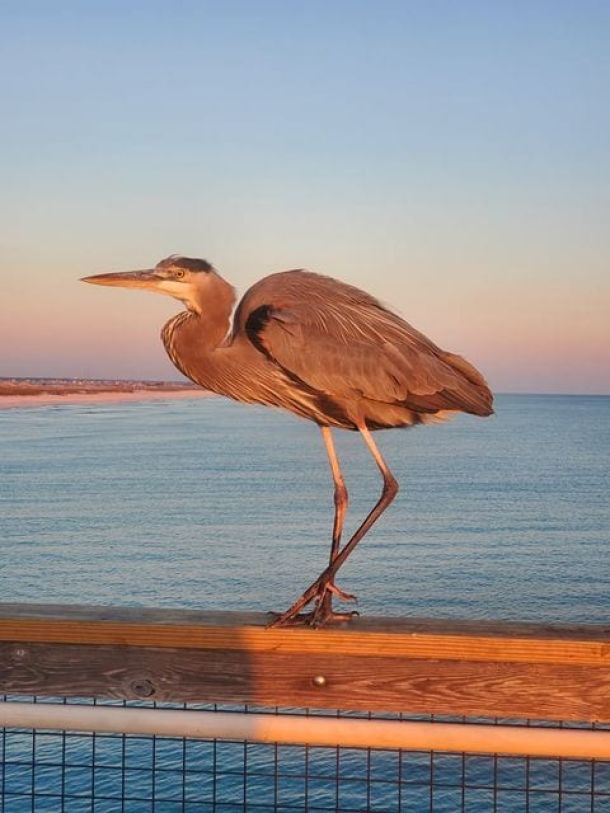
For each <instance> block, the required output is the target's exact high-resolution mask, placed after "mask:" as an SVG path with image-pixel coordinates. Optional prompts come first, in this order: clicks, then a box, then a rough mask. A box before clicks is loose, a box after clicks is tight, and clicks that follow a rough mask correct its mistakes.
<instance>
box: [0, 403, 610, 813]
mask: <svg viewBox="0 0 610 813" xmlns="http://www.w3.org/2000/svg"><path fill="white" fill-rule="evenodd" d="M335 435H336V439H337V446H338V451H339V455H340V458H341V461H342V464H343V469H344V474H345V477H346V481H347V485H348V489H349V491H350V497H351V504H350V510H349V514H348V522H347V531H349V530H350V529H354V528H355V527H356V526H357V524H358V523H359V522H360V520H361V519H362V518H363V517H364V515H365V514H366V512H367V511H368V510H369V509H370V507H371V506H372V504H373V503H374V501H375V499H376V497H377V495H378V493H379V490H380V477H379V474H378V472H377V470H376V467H375V465H374V463H373V461H372V460H371V459H370V456H369V455H368V453H367V451H366V449H365V447H364V445H363V443H362V442H361V440H360V438H359V437H358V435H357V434H355V433H347V432H338V433H335ZM376 438H377V440H378V442H379V445H380V447H381V449H382V451H383V453H384V455H385V457H386V459H387V461H388V464H389V465H390V467H391V468H392V470H393V471H394V473H395V475H396V477H397V479H398V480H399V482H400V485H401V492H400V494H399V496H398V498H397V500H396V502H395V503H394V504H393V505H392V506H391V507H390V509H389V510H388V512H387V513H386V514H385V515H384V516H383V517H382V519H381V520H380V521H379V523H378V524H377V525H376V526H375V527H374V528H373V530H372V531H371V532H370V534H369V535H368V536H367V537H366V538H365V540H364V541H363V542H362V543H361V544H360V545H359V546H358V548H357V549H356V551H355V552H354V554H353V556H352V557H351V558H350V560H348V562H347V564H346V565H345V567H344V568H343V569H342V571H341V574H340V578H339V579H338V582H339V584H340V585H341V586H343V587H344V588H345V589H346V590H348V591H350V592H356V593H357V594H358V595H359V598H360V602H359V609H360V611H361V612H362V613H367V614H386V615H418V616H422V615H424V616H436V617H460V618H473V619H476V618H485V619H521V620H531V621H539V622H606V623H607V621H608V605H609V594H610V555H609V552H610V545H609V542H610V540H609V536H610V533H609V531H610V508H609V500H608V494H609V493H610V487H609V486H610V482H609V480H610V474H609V472H610V466H609V463H610V397H572V396H570V397H567V396H566V397H562V396H500V397H499V398H498V399H497V414H496V415H495V416H494V417H492V418H490V419H486V420H482V419H476V418H473V417H469V416H459V417H458V418H457V419H456V420H454V421H453V422H451V423H447V424H444V425H437V426H429V427H422V428H418V429H413V430H409V431H404V430H402V431H398V430H394V431H388V432H380V433H377V434H376ZM0 440H1V442H0V451H1V454H0V469H1V482H2V494H1V499H2V506H1V508H2V511H1V517H2V520H1V537H0V538H1V543H2V557H0V600H2V601H18V602H66V603H76V602H78V603H81V602H83V603H90V604H119V605H120V604H125V605H145V606H157V607H163V606H166V607H198V608H203V609H226V610H237V609H240V610H241V609H248V610H269V609H274V610H281V609H284V608H285V607H286V606H288V605H289V604H290V603H291V602H292V600H293V599H294V598H296V597H297V596H298V595H299V594H300V592H301V591H302V589H303V588H305V587H306V586H307V585H308V584H309V583H310V582H311V581H312V580H313V579H314V578H315V577H316V576H317V574H318V573H319V572H320V571H321V570H322V569H323V568H324V566H325V564H326V561H327V557H328V548H329V544H330V529H331V524H332V514H333V500H332V484H331V479H330V474H329V470H328V464H327V462H326V458H325V453H324V448H323V445H322V442H321V439H320V437H319V432H318V430H317V428H316V427H315V426H314V425H312V424H308V423H307V422H304V421H299V420H297V419H294V418H292V417H291V416H289V415H285V414H282V413H280V412H274V411H271V410H265V409H261V408H252V407H244V406H241V405H238V404H233V403H231V402H228V401H225V400H222V399H217V398H210V399H206V400H193V401H171V400H167V401H158V402H152V401H149V402H142V403H129V404H120V403H118V404H117V403H115V404H110V405H103V406H97V405H82V404H81V405H76V406H70V405H66V406H52V407H46V408H40V409H16V410H7V411H2V412H0ZM0 752H1V756H2V758H0V763H1V762H2V761H3V760H4V767H3V768H2V774H1V782H0V784H1V787H0V796H2V799H1V800H0V809H1V810H2V813H26V811H28V813H31V811H34V813H36V811H41V812H42V811H60V810H61V811H64V812H65V813H114V811H124V813H125V812H126V813H185V812H186V813H213V812H214V813H216V811H219V812H220V811H223V813H240V812H241V811H247V813H249V812H250V811H255V810H256V811H263V813H270V811H277V813H280V812H281V813H284V811H285V813H288V811H293V813H294V811H298V810H301V811H303V810H308V811H309V810H312V811H313V810H315V811H318V812H319V813H320V812H321V811H329V810H336V811H343V810H346V811H347V810H349V811H360V810H362V811H365V810H366V811H374V813H397V812H398V811H400V813H403V811H411V813H456V811H468V813H489V811H491V810H494V811H496V813H525V812H526V811H528V812H529V813H547V811H563V812H564V813H584V811H587V813H590V812H591V811H595V813H597V811H599V812H600V813H601V812H602V811H607V810H609V809H610V808H609V807H608V803H609V802H610V763H598V765H597V766H595V772H596V773H595V783H596V784H595V787H596V788H597V791H598V793H600V792H603V795H601V796H598V797H596V799H595V800H593V799H592V797H591V796H590V795H589V792H590V787H591V781H592V779H591V777H592V776H593V775H594V774H593V773H592V771H593V768H591V767H590V766H589V765H587V764H586V763H576V762H571V763H570V762H564V763H562V764H561V765H560V764H559V763H558V762H557V761H545V760H532V761H529V760H525V759H517V758H515V759H508V758H504V759H500V760H497V761H495V760H494V759H493V758H492V757H473V756H471V757H465V758H464V759H462V757H461V756H460V755H442V754H438V755H435V757H434V760H432V758H431V756H430V755H428V754H417V753H411V754H403V755H398V754H397V753H396V752H373V753H372V754H371V753H367V752H366V751H357V750H354V749H342V750H341V753H340V754H339V752H338V751H337V750H336V749H304V748H297V747H284V748H282V749H274V747H273V746H265V745H256V744H248V745H247V746H245V745H243V744H241V743H209V742H201V741H189V742H186V743H184V742H182V741H176V740H163V739H161V740H155V741H153V740H151V739H150V738H126V739H124V738H113V737H109V736H97V737H96V738H92V737H90V736H88V735H72V736H71V737H69V738H67V739H65V738H60V737H59V736H57V735H56V734H45V733H40V732H39V733H37V734H36V736H35V737H32V735H31V733H29V732H15V731H12V732H7V734H6V737H5V738H4V743H2V737H1V736H0ZM245 760H246V761H247V765H248V772H249V773H248V775H247V777H245V775H244V766H245V764H246V762H245ZM336 770H339V772H340V776H341V778H340V779H337V778H336V777H335V771H336ZM278 771H279V772H280V774H281V775H280V777H279V779H277V778H276V776H275V774H276V773H277V772H278ZM367 772H370V773H371V775H372V776H373V778H374V781H373V782H372V783H371V784H369V785H368V786H366V785H365V783H364V782H363V781H362V779H363V777H364V776H365V775H366V773H367ZM307 773H309V779H308V780H307V783H305V780H304V779H303V777H304V775H305V774H307ZM398 775H400V776H401V777H402V779H401V783H400V784H398V783H397V781H396V780H397V776H398ZM464 782H466V783H467V787H466V789H465V790H462V787H461V785H462V783H464ZM494 783H496V785H495V788H494ZM498 783H500V784H499V785H498ZM502 783H503V784H502ZM526 784H527V785H528V787H529V790H528V791H527V792H526V791H525V790H524V787H525V785H526ZM498 787H500V789H499V790H498ZM305 788H306V789H307V803H305V802H304V799H305ZM560 788H561V790H560ZM33 789H34V792H33ZM305 805H306V806H305Z"/></svg>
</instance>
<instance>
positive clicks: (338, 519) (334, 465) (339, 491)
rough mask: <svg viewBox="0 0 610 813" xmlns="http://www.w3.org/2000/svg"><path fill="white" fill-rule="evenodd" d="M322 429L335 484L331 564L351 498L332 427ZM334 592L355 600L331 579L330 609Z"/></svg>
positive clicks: (339, 543) (329, 588)
mask: <svg viewBox="0 0 610 813" xmlns="http://www.w3.org/2000/svg"><path fill="white" fill-rule="evenodd" d="M320 431H321V433H322V440H323V441H324V446H325V448H326V454H327V455H328V462H329V463H330V470H331V473H332V476H333V483H334V486H335V494H334V500H335V518H334V521H333V540H332V545H331V548H330V558H329V560H328V563H329V565H330V564H332V563H333V562H334V560H335V558H336V556H337V554H338V552H339V547H340V545H341V534H342V532H343V524H344V523H345V514H346V512H347V505H348V500H349V498H348V494H347V488H346V487H345V480H344V479H343V473H342V471H341V466H340V465H339V459H338V457H337V452H336V450H335V444H334V442H333V436H332V432H331V430H330V427H329V426H321V427H320ZM333 594H334V595H336V596H338V598H341V599H343V601H355V596H352V595H350V594H349V593H344V592H343V590H340V589H339V588H338V587H337V586H336V584H334V583H333V582H332V581H331V582H330V583H329V585H328V590H327V591H326V595H325V597H324V600H325V602H326V603H327V605H328V609H330V605H331V603H332V596H333Z"/></svg>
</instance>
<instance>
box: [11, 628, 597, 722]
mask: <svg viewBox="0 0 610 813" xmlns="http://www.w3.org/2000/svg"><path fill="white" fill-rule="evenodd" d="M0 692H2V693H8V694H37V695H46V696H67V697H91V696H94V697H110V698H121V699H151V700H160V701H173V702H192V703H212V702H218V703H223V702H224V703H255V704H261V705H271V706H276V705H280V706H299V707H301V706H303V707H315V708H332V709H335V708H342V709H355V710H366V711H405V712H413V713H424V714H430V713H434V714H452V715H467V716H490V717H514V718H534V719H548V720H579V721H597V722H601V721H610V670H603V669H591V668H589V667H582V666H566V665H553V664H531V665H529V664H513V663H480V662H466V661H443V660H425V659H415V660H408V659H400V658H385V657H382V656H379V657H358V656H355V655H351V656H341V657H337V658H333V657H328V656H327V655H324V654H315V655H311V654H306V655H303V654H301V655H293V654H290V655H288V654H285V653H270V652H255V653H251V654H248V653H245V652H238V651H236V650H225V651H223V650H220V649H214V650H210V651H203V650H200V649H194V650H188V649H170V648H162V649H154V648H150V649H149V648H141V647H116V646H114V647H113V646H88V647H83V646H79V645H74V644H68V645H64V644H38V643H35V644H30V643H13V644H10V643H2V644H0Z"/></svg>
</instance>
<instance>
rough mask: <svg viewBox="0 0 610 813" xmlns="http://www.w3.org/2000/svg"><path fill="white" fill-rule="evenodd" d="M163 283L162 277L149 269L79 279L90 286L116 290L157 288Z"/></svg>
mask: <svg viewBox="0 0 610 813" xmlns="http://www.w3.org/2000/svg"><path fill="white" fill-rule="evenodd" d="M165 281H166V280H165V279H164V277H160V276H159V275H158V274H156V273H155V272H154V271H153V270H150V269H147V270H146V271H123V272H121V273H118V274H95V275H94V276H92V277H83V278H82V279H81V282H90V283H91V284H92V285H113V286H115V287H118V288H159V286H160V285H161V283H163V282H165Z"/></svg>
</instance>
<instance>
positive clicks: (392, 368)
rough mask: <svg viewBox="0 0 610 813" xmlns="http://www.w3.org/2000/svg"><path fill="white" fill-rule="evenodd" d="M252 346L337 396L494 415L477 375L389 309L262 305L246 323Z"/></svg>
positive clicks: (368, 303)
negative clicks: (491, 412)
mask: <svg viewBox="0 0 610 813" xmlns="http://www.w3.org/2000/svg"><path fill="white" fill-rule="evenodd" d="M246 333H247V335H248V337H249V338H250V340H251V341H252V342H253V344H254V345H255V346H256V347H257V348H258V349H259V350H260V351H261V352H263V353H264V354H265V355H267V356H268V357H269V358H270V359H272V360H273V361H274V362H275V363H276V364H278V365H280V367H282V369H283V370H284V371H285V372H286V373H287V374H288V375H290V376H292V377H293V378H295V379H299V381H301V382H304V383H305V384H307V385H308V386H309V387H312V388H313V389H315V390H317V391H319V392H323V393H326V394H328V395H331V396H333V395H334V396H335V397H337V396H338V397H343V398H354V397H364V398H367V399H370V400H373V401H380V402H384V403H392V404H402V405H404V406H406V407H409V408H411V409H415V410H417V411H420V412H436V411H439V410H447V409H449V410H451V409H454V410H455V409H458V410H459V409H461V410H466V411H468V412H476V413H478V414H489V412H490V411H491V394H490V393H489V390H488V388H487V386H486V384H485V382H484V379H483V378H482V376H481V375H480V373H478V371H477V370H476V369H475V368H474V367H472V366H471V365H470V364H469V363H468V362H466V361H465V360H464V359H462V358H461V357H459V356H453V355H452V354H449V353H445V352H444V351H442V350H441V349H440V348H438V347H436V345H434V344H433V343H432V342H431V341H430V340H429V339H427V338H426V337H425V336H424V335H423V334H421V333H419V332H418V331H417V330H415V329H414V328H412V327H411V326H410V325H409V324H408V323H406V322H404V321H403V320H402V319H401V318H400V317H398V316H397V315H396V314H393V313H391V312H390V311H387V310H386V309H384V308H383V307H382V306H381V305H380V304H379V303H377V302H376V300H373V299H372V297H371V298H368V297H367V299H366V300H365V301H360V302H356V303H353V302H325V303H322V302H319V301H318V302H316V303H315V304H310V303H297V304H294V303H291V304H290V305H288V306H286V307H282V306H279V307H278V306H276V307H274V306H271V305H263V306H259V307H258V308H256V309H255V310H253V311H252V312H251V313H250V315H249V317H248V320H247V322H246Z"/></svg>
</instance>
